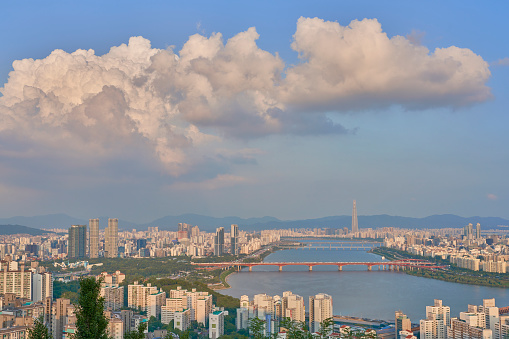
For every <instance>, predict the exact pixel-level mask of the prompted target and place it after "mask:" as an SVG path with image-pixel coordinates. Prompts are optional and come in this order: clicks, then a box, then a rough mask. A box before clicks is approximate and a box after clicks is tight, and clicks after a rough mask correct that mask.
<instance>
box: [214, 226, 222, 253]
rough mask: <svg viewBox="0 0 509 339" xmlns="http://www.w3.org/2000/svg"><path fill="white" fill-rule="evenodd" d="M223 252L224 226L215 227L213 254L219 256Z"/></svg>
mask: <svg viewBox="0 0 509 339" xmlns="http://www.w3.org/2000/svg"><path fill="white" fill-rule="evenodd" d="M223 254H224V227H219V228H218V229H216V235H215V236H214V255H215V256H220V255H223Z"/></svg>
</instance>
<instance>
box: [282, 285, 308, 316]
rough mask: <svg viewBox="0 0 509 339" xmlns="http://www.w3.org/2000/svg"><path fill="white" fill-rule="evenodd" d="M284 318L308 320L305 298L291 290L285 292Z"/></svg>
mask: <svg viewBox="0 0 509 339" xmlns="http://www.w3.org/2000/svg"><path fill="white" fill-rule="evenodd" d="M282 313H283V314H282V317H283V318H290V319H292V320H295V321H301V322H305V321H306V309H305V306H304V298H303V297H301V296H300V295H296V294H293V293H292V292H290V291H287V292H283V312H282Z"/></svg>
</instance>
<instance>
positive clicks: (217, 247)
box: [214, 224, 239, 256]
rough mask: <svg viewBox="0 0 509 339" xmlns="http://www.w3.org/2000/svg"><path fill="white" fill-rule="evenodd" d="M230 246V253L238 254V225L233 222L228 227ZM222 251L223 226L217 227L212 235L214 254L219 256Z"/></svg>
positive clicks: (223, 251)
mask: <svg viewBox="0 0 509 339" xmlns="http://www.w3.org/2000/svg"><path fill="white" fill-rule="evenodd" d="M230 248H231V254H233V255H237V254H239V226H238V225H235V224H233V225H231V228H230ZM224 253H225V250H224V227H219V228H217V229H216V235H214V255H216V256H220V255H223V254H224Z"/></svg>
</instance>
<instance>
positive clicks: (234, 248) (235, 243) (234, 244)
mask: <svg viewBox="0 0 509 339" xmlns="http://www.w3.org/2000/svg"><path fill="white" fill-rule="evenodd" d="M230 238H231V239H230V245H231V253H232V255H238V254H239V226H238V225H235V224H233V225H232V226H231V230H230Z"/></svg>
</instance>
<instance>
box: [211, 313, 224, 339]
mask: <svg viewBox="0 0 509 339" xmlns="http://www.w3.org/2000/svg"><path fill="white" fill-rule="evenodd" d="M224 316H225V311H214V312H212V313H210V314H209V339H217V338H219V337H220V336H222V335H223V334H224Z"/></svg>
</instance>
